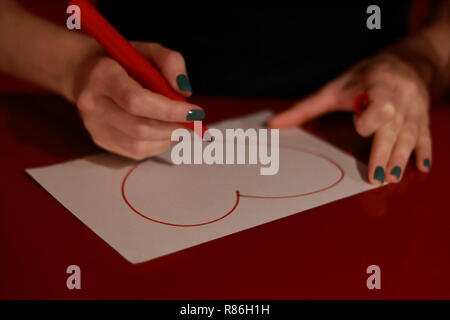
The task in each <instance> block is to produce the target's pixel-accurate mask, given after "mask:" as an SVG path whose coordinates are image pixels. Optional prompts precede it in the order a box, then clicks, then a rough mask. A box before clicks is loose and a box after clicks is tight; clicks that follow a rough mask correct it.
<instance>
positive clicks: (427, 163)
mask: <svg viewBox="0 0 450 320" xmlns="http://www.w3.org/2000/svg"><path fill="white" fill-rule="evenodd" d="M423 165H424V167H426V168H428V169H430V168H431V161H430V159H428V158H427V159H425V160H423Z"/></svg>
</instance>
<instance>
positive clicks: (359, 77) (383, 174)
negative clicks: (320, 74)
mask: <svg viewBox="0 0 450 320" xmlns="http://www.w3.org/2000/svg"><path fill="white" fill-rule="evenodd" d="M361 92H366V93H367V94H368V96H369V106H368V108H367V109H366V110H365V111H364V112H363V113H362V114H361V115H360V116H356V115H355V116H354V124H355V128H356V131H357V132H358V133H359V134H360V135H361V136H363V137H368V136H371V135H374V139H373V144H372V149H371V154H370V159H369V171H368V178H369V181H370V182H371V183H373V184H381V183H383V182H384V181H388V182H394V183H395V182H399V181H400V180H401V178H402V174H403V172H404V169H405V167H406V164H407V162H408V160H409V158H410V156H411V153H412V152H413V151H415V153H416V166H417V168H418V169H419V170H420V171H422V172H428V171H429V170H430V168H431V136H430V130H429V116H428V108H429V95H428V91H427V88H426V85H425V83H424V81H423V80H422V79H421V77H420V76H419V75H418V73H417V72H416V70H415V69H414V68H413V67H412V66H411V65H410V64H408V63H406V62H404V61H402V60H401V59H400V58H398V57H397V56H395V55H392V54H388V53H382V54H379V55H377V56H375V57H373V58H371V59H368V60H364V61H362V62H361V63H359V64H357V65H356V66H354V67H353V68H351V69H350V70H348V71H347V72H345V73H344V74H342V75H341V76H339V77H338V78H337V79H335V80H333V81H331V82H330V83H328V84H327V85H325V86H324V87H323V88H322V89H320V90H319V91H318V92H316V93H314V94H312V95H311V96H309V97H307V98H305V99H303V100H301V101H299V102H297V103H296V104H295V105H294V106H292V107H291V108H290V109H288V110H287V111H284V112H282V113H280V114H278V115H276V116H275V117H274V118H272V119H271V120H270V121H269V126H271V127H277V128H286V127H293V126H298V125H301V124H303V123H305V122H306V121H308V120H311V119H313V118H315V117H317V116H320V115H322V114H325V113H327V112H332V111H338V110H340V111H351V110H352V101H353V99H354V97H355V96H356V95H358V94H359V93H361Z"/></svg>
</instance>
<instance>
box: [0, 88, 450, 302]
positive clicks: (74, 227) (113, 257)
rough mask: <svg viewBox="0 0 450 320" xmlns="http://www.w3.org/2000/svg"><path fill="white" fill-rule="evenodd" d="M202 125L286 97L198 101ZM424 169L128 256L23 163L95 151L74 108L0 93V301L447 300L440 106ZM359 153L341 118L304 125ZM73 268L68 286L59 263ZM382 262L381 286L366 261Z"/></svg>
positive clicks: (445, 125) (445, 122)
mask: <svg viewBox="0 0 450 320" xmlns="http://www.w3.org/2000/svg"><path fill="white" fill-rule="evenodd" d="M194 102H196V103H198V104H200V105H202V106H204V108H205V110H206V112H207V120H208V121H209V122H213V121H217V120H220V119H224V118H228V117H235V116H239V115H243V114H246V113H250V112H255V111H258V110H260V109H261V108H270V109H273V110H275V111H277V110H281V109H283V108H286V107H288V106H289V105H290V103H292V101H288V100H273V99H272V100H265V99H259V100H254V99H228V98H227V99H219V98H214V99H213V98H201V99H196V100H195V101H194ZM431 117H432V122H431V123H432V134H433V138H434V158H433V169H432V172H431V173H430V174H423V173H419V172H418V171H417V170H416V169H415V168H414V166H413V165H410V166H409V167H408V168H407V170H406V172H405V175H404V178H403V181H402V182H401V183H400V184H398V185H389V186H386V187H383V188H379V189H376V190H372V191H369V192H365V193H362V194H359V195H356V196H353V197H349V198H346V199H343V200H339V201H336V202H333V203H330V204H327V205H324V206H321V207H318V208H315V209H312V210H308V211H305V212H303V213H300V214H296V215H293V216H290V217H287V218H284V219H281V220H277V221H275V222H271V223H268V224H265V225H262V226H259V227H256V228H252V229H249V230H246V231H243V232H239V233H237V234H234V235H231V236H227V237H225V238H221V239H218V240H214V241H211V242H209V243H206V244H202V245H199V246H196V247H193V248H190V249H187V250H183V251H180V252H177V253H174V254H170V255H168V256H164V257H162V258H159V259H156V260H153V261H149V262H146V263H142V264H138V265H132V264H130V263H129V262H127V261H126V260H125V259H123V258H122V257H121V256H120V255H119V254H118V253H117V252H115V251H114V250H113V249H112V248H111V247H109V246H108V245H107V244H106V243H105V242H104V241H103V240H102V239H100V238H99V237H98V236H96V235H95V234H94V233H93V232H92V231H91V230H89V229H88V228H87V227H86V226H85V225H83V224H82V223H81V222H80V221H79V220H78V219H77V218H76V217H75V216H74V215H72V214H71V213H70V212H69V211H67V210H66V209H65V208H64V207H63V206H62V205H60V204H59V203H58V202H57V201H56V200H55V199H53V198H52V197H51V196H50V195H49V194H48V193H47V192H46V191H45V190H44V189H43V188H41V187H40V186H39V185H38V184H37V183H36V182H35V181H33V180H32V179H31V178H30V177H29V176H27V174H26V173H25V172H24V169H25V168H30V167H37V166H43V165H50V164H54V163H58V162H61V161H64V160H69V159H73V158H76V157H80V156H84V155H88V154H91V153H94V152H98V151H100V150H99V149H98V148H96V147H95V146H94V145H93V143H92V142H91V141H90V139H89V136H88V135H87V133H86V132H85V131H84V129H83V126H82V124H81V122H80V120H79V118H78V115H77V113H76V111H75V109H74V107H73V106H71V105H69V104H68V103H66V102H64V101H63V100H61V99H60V98H57V97H52V96H43V95H41V96H39V95H36V96H1V97H0V145H1V149H0V170H1V183H0V186H1V188H0V298H38V299H49V298H50V299H51V298H62V299H71V298H75V299H92V298H125V299H128V298H133V299H136V298H150V299H299V298H309V299H316V298H361V299H370V298H375V299H379V298H447V299H449V298H450V192H449V190H450V188H449V181H450V148H449V143H448V139H449V138H450V106H448V105H447V106H440V107H435V108H433V109H432V111H431ZM305 128H306V129H307V130H309V131H310V132H313V133H314V134H316V135H319V136H321V137H322V138H324V139H325V140H327V141H329V142H331V143H332V144H334V145H336V146H338V147H339V148H341V149H343V150H345V151H347V152H349V153H351V154H353V155H355V156H356V157H357V158H359V159H361V160H363V161H367V157H368V151H369V146H370V140H366V139H362V138H359V137H358V136H357V135H356V133H355V131H354V129H353V126H352V120H351V116H350V115H348V114H336V115H330V116H326V117H323V118H321V119H319V120H316V121H314V122H312V123H310V124H308V125H307V126H306V127H305ZM73 264H75V265H78V266H80V268H81V282H82V289H81V290H68V289H67V287H66V279H67V276H68V275H67V274H66V268H67V267H68V266H69V265H73ZM373 264H375V265H378V266H380V268H381V287H382V288H381V290H368V289H367V287H366V279H367V277H368V276H369V275H368V274H367V273H366V269H367V267H368V266H369V265H373Z"/></svg>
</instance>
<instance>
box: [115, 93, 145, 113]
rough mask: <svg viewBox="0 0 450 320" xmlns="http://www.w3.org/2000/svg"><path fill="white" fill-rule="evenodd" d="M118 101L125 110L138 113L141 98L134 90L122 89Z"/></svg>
mask: <svg viewBox="0 0 450 320" xmlns="http://www.w3.org/2000/svg"><path fill="white" fill-rule="evenodd" d="M120 101H121V103H122V106H123V107H124V108H125V110H127V111H128V112H130V113H131V114H139V111H140V105H141V99H140V97H139V94H138V93H137V92H136V90H124V92H123V93H122V97H121V99H120Z"/></svg>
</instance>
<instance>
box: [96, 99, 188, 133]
mask: <svg viewBox="0 0 450 320" xmlns="http://www.w3.org/2000/svg"><path fill="white" fill-rule="evenodd" d="M95 103H96V105H97V108H96V109H98V111H97V112H96V113H97V115H96V116H97V120H99V118H100V119H101V121H103V122H105V123H107V124H108V125H109V126H111V127H114V128H115V129H117V130H119V131H121V132H122V133H124V134H125V135H127V136H129V137H130V138H132V139H136V140H147V141H151V140H170V137H171V135H172V132H173V131H174V130H176V129H179V128H182V126H181V125H180V124H177V123H174V122H164V121H159V120H153V119H148V118H143V117H139V116H134V115H131V114H129V113H127V112H125V111H124V110H123V109H122V108H120V107H119V106H118V105H117V104H115V103H114V102H113V101H112V100H111V99H110V98H108V97H104V96H97V97H96V98H95Z"/></svg>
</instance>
